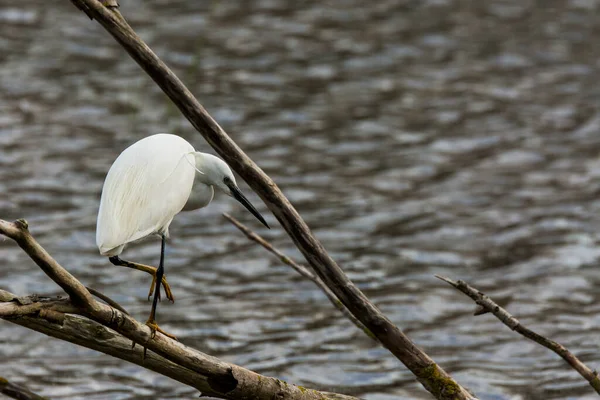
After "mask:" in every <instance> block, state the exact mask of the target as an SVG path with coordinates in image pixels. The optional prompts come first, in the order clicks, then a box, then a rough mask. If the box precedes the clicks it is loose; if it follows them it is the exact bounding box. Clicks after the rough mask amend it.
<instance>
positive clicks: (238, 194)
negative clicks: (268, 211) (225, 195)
mask: <svg viewBox="0 0 600 400" xmlns="http://www.w3.org/2000/svg"><path fill="white" fill-rule="evenodd" d="M226 184H227V186H228V187H229V190H231V196H232V197H233V198H234V199H236V200H237V201H239V202H240V203H242V205H243V206H244V207H246V209H247V210H248V211H250V212H251V213H252V215H254V216H255V217H256V219H257V220H259V221H260V222H262V224H263V225H264V226H266V227H267V228H269V229H271V227H270V226H269V225H268V224H267V221H265V219H264V218H263V217H262V215H260V214H259V213H258V211H256V208H254V206H253V205H252V204H251V203H250V202H249V201H248V199H247V198H246V196H244V194H243V193H242V192H241V191H240V189H239V188H238V187H237V186H235V184H234V183H233V182H232V183H227V182H226Z"/></svg>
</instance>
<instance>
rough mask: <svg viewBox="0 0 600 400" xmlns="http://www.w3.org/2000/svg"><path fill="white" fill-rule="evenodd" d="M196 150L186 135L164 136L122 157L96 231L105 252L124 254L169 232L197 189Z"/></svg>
mask: <svg viewBox="0 0 600 400" xmlns="http://www.w3.org/2000/svg"><path fill="white" fill-rule="evenodd" d="M194 152H195V150H194V148H193V147H192V145H191V144H189V143H188V142H187V141H186V140H184V139H183V138H181V137H179V136H176V135H169V134H158V135H153V136H149V137H147V138H144V139H142V140H140V141H138V142H136V143H134V144H133V145H131V146H129V147H128V148H127V149H125V150H124V151H123V152H122V153H121V154H120V155H119V157H118V158H117V159H116V160H115V162H114V163H113V165H112V166H111V167H110V170H109V171H108V175H107V176H106V180H105V182H104V187H103V188H102V197H101V199H100V211H99V212H98V223H97V229H96V244H97V245H98V249H99V250H100V254H102V255H106V256H116V255H119V254H120V253H121V251H122V250H123V247H124V246H125V244H127V243H130V242H133V241H136V240H139V239H142V238H144V237H146V236H149V235H152V234H155V233H158V234H165V235H167V236H168V230H169V224H170V223H171V221H172V220H173V217H174V216H175V215H177V214H178V213H179V212H180V211H181V210H182V209H183V207H184V206H185V203H186V202H187V201H188V198H189V196H190V192H191V190H192V185H193V183H194V176H195V174H196V170H195V157H194Z"/></svg>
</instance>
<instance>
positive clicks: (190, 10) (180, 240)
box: [0, 0, 600, 400]
mask: <svg viewBox="0 0 600 400" xmlns="http://www.w3.org/2000/svg"><path fill="white" fill-rule="evenodd" d="M293 4H294V5H293ZM599 8H600V2H599V1H597V0H571V1H567V0H546V1H544V2H535V1H523V0H504V1H501V0H489V1H485V2H483V1H477V0H470V1H469V0H423V1H411V0H396V1H385V0H381V1H378V2H373V3H370V2H364V1H360V0H345V1H337V2H319V1H303V2H296V3H293V2H287V1H283V0H257V1H251V2H237V1H211V2H208V1H202V2H200V1H192V0H188V1H183V0H180V1H172V0H171V1H166V0H151V1H139V0H123V1H122V12H123V14H124V15H125V16H126V17H128V18H129V20H130V22H131V24H132V25H133V27H134V28H135V29H136V30H137V31H138V32H139V33H140V35H141V36H142V37H143V38H144V39H145V40H146V41H147V42H148V44H149V45H150V46H151V47H152V48H153V49H154V50H155V51H156V52H157V53H158V54H159V55H160V56H161V57H162V58H163V59H164V60H165V61H166V62H167V63H168V64H169V65H170V66H171V67H172V68H173V69H174V71H175V72H176V73H177V74H178V75H179V76H180V77H181V78H182V80H183V81H184V82H185V83H186V84H187V85H188V86H189V87H190V89H191V90H192V91H193V92H194V93H195V94H196V95H197V96H198V98H199V99H200V101H201V102H202V103H203V104H204V105H205V106H206V108H207V109H208V110H209V111H210V112H211V114H212V115H213V116H214V117H215V118H216V119H217V120H218V121H219V122H220V123H221V124H222V126H223V127H224V128H225V129H226V130H227V131H228V132H229V133H230V135H231V136H232V137H233V138H234V140H236V141H237V143H238V144H239V145H240V146H241V147H242V148H243V149H244V150H245V151H247V152H248V154H249V155H250V156H251V157H252V158H253V159H255V160H256V161H257V162H258V163H259V165H260V166H261V167H263V168H264V169H265V170H266V171H267V173H269V174H270V175H271V176H272V177H273V178H274V179H275V180H276V181H277V183H278V184H279V185H280V186H281V188H282V189H283V190H284V192H285V193H286V194H287V195H288V196H289V198H290V199H291V200H292V201H293V203H294V204H295V205H296V207H297V208H298V210H299V211H300V212H301V214H302V215H303V216H304V218H305V219H306V220H307V222H308V223H309V225H310V226H311V227H312V228H313V229H314V231H315V233H316V234H317V236H318V237H319V238H320V239H321V240H322V241H323V242H324V244H325V246H326V248H327V249H328V250H329V251H330V252H331V254H332V255H333V256H334V258H335V259H336V260H337V261H339V263H340V264H341V265H342V266H343V268H344V269H345V270H346V271H347V272H348V274H349V275H350V276H351V278H352V279H353V280H354V281H355V282H356V283H357V284H358V285H359V286H360V287H361V288H362V289H363V290H364V291H365V292H366V293H367V294H368V296H370V297H371V298H372V299H373V300H374V301H375V302H376V304H377V305H378V306H379V307H381V309H382V310H383V311H384V312H385V313H386V314H387V315H388V316H389V317H390V318H391V320H392V321H394V322H395V323H397V324H398V325H399V326H400V327H402V328H404V329H405V330H406V332H407V333H408V334H409V335H410V336H411V337H412V338H413V339H414V340H415V341H416V342H417V343H418V344H419V345H420V346H422V347H423V348H424V349H426V351H427V352H428V353H429V354H430V355H431V356H432V357H433V358H434V359H435V360H436V361H438V362H439V363H441V365H443V366H444V367H445V368H446V369H447V370H448V371H449V372H451V373H452V374H453V375H454V376H455V377H456V378H457V379H459V380H460V382H461V383H462V384H464V385H465V386H467V387H469V388H471V389H473V391H474V392H475V393H477V394H478V395H479V397H480V398H481V399H486V400H492V399H493V400H499V399H567V398H569V399H587V398H590V399H591V398H594V397H595V396H593V391H592V389H591V388H589V387H588V386H587V383H586V382H585V381H583V380H582V379H581V378H580V377H579V376H578V375H577V374H576V373H575V372H574V371H573V370H571V369H569V368H568V367H567V366H566V365H565V363H564V362H562V360H560V359H559V358H558V357H557V356H555V355H554V354H553V353H550V352H549V351H547V350H545V349H543V348H540V347H539V346H537V345H534V344H532V343H530V342H528V341H526V340H525V339H521V338H520V337H518V336H517V335H515V334H514V333H512V332H510V331H509V330H508V329H507V328H506V327H504V326H502V325H501V324H500V323H499V322H498V321H497V320H496V319H494V318H493V317H491V316H481V317H477V318H474V317H472V316H471V312H472V310H473V308H474V306H473V304H472V303H471V301H470V300H469V299H467V298H466V297H465V296H463V295H462V294H460V293H458V292H456V291H454V290H453V289H451V288H449V287H447V286H445V285H444V284H443V283H441V282H439V281H438V280H436V279H435V278H434V277H433V275H434V274H443V275H447V276H450V277H453V278H461V279H465V280H467V281H469V282H470V283H472V284H474V285H475V286H477V288H479V289H481V290H483V291H485V292H486V293H488V294H489V295H491V296H492V298H494V299H495V300H497V301H498V302H499V303H500V304H502V305H504V306H506V307H507V308H508V309H509V311H511V312H513V313H514V314H515V315H516V316H517V317H518V318H520V319H521V321H522V322H523V323H525V324H527V325H529V326H530V327H531V328H533V329H535V330H537V331H539V332H540V333H542V334H545V335H548V336H550V337H552V338H554V339H555V340H558V341H560V342H562V343H563V344H565V345H566V346H568V347H569V348H570V349H572V350H573V351H574V352H575V353H576V354H577V355H578V356H580V357H581V359H582V360H583V361H584V362H587V363H588V364H589V365H590V366H591V367H592V368H597V367H598V364H599V362H600V351H599V349H598V342H597V337H598V334H600V305H599V303H598V297H599V294H598V290H597V289H596V287H598V286H599V285H600V274H599V273H598V267H599V266H598V260H599V259H600V247H598V245H597V242H598V241H599V234H600V224H599V222H600V221H599V219H598V212H599V209H600V201H599V200H598V194H599V193H600V159H599V158H598V154H599V151H600V134H599V129H600V113H599V110H598V100H599V97H600V92H599V88H598V86H597V85H596V82H598V80H599V79H600V71H599V68H598V66H599V65H600V64H599V61H598V60H600V48H599V47H598V46H597V44H596V42H597V41H598V38H599V37H598V36H599V35H598V25H599V23H600V17H599V15H600V14H598V11H599ZM0 62H1V65H2V68H0V218H3V219H14V218H21V217H24V218H27V219H28V221H29V222H30V225H31V229H32V231H33V233H34V234H35V235H36V237H37V238H38V240H39V241H40V243H42V245H43V246H45V247H46V249H47V250H48V251H49V252H50V253H51V254H52V255H54V256H55V257H56V259H57V260H58V261H59V262H61V263H62V264H63V265H64V266H65V267H67V268H68V269H69V270H70V271H71V272H73V273H74V274H75V275H76V276H77V277H78V278H80V279H81V280H82V281H83V282H84V283H86V284H88V285H90V286H93V287H95V288H97V289H100V290H102V291H103V292H105V293H106V294H108V295H109V296H111V297H113V298H114V299H116V300H117V301H119V302H120V303H121V304H123V305H124V306H125V307H126V308H127V309H128V310H129V311H130V312H132V313H133V314H134V316H135V317H136V318H138V319H140V320H145V318H146V317H147V314H148V312H149V310H150V304H149V303H148V302H147V301H146V293H147V289H148V285H149V283H150V281H149V277H148V276H147V275H145V274H143V273H139V272H137V271H130V270H127V269H124V268H117V267H114V266H112V265H110V264H109V263H108V261H107V260H106V259H105V258H104V257H101V256H100V255H99V254H98V253H97V249H96V248H95V244H94V229H95V218H96V212H97V207H98V199H99V195H100V189H101V185H102V181H103V178H104V175H105V173H106V172H107V170H108V168H109V166H110V164H111V163H112V161H113V160H114V158H115V157H116V156H117V154H118V153H119V152H120V151H121V150H122V149H124V148H125V147H126V146H128V145H129V144H130V143H132V142H134V141H135V140H137V139H140V138H142V137H144V136H146V135H149V134H152V133H158V132H164V131H167V132H173V133H178V134H182V135H184V136H185V137H186V138H188V139H190V140H191V141H192V143H193V144H194V145H195V146H196V147H197V148H199V149H202V150H205V151H206V150H207V148H208V146H207V145H206V144H205V143H204V141H203V139H202V138H201V137H200V135H198V134H197V133H195V132H194V131H193V129H192V128H191V126H190V125H189V124H188V123H187V121H186V120H185V119H184V118H183V117H181V116H180V115H179V113H178V111H177V110H176V109H175V108H174V107H173V106H172V105H171V104H170V103H169V101H168V100H167V99H166V97H165V96H164V95H163V94H162V93H161V92H160V91H159V89H157V88H156V87H155V85H154V84H153V83H152V82H151V81H150V80H149V78H147V77H146V76H145V75H144V74H143V73H141V71H140V69H139V68H138V67H137V65H135V64H134V63H133V61H131V60H130V59H129V57H128V56H127V55H126V54H125V53H124V51H123V50H122V49H121V48H120V47H119V46H118V45H117V44H116V43H115V42H114V40H113V39H112V38H111V37H110V36H109V35H108V34H107V33H106V32H105V31H104V30H103V29H101V28H100V26H99V25H98V24H97V23H96V22H92V21H89V19H87V18H86V17H85V16H84V15H83V14H82V13H80V12H79V11H77V10H76V9H75V8H74V7H73V6H72V5H71V4H70V2H68V1H66V0H65V1H54V2H50V1H46V2H38V1H34V0H23V1H20V2H14V1H10V0H0ZM246 191H247V192H248V189H247V188H246ZM250 198H251V200H252V201H253V202H254V203H255V204H257V205H258V208H259V209H260V210H261V211H262V212H263V213H266V209H265V207H264V206H263V205H262V204H261V203H260V201H259V200H258V198H257V197H256V196H254V195H251V196H250ZM221 212H230V213H232V214H234V215H235V216H237V217H239V218H240V219H242V220H243V221H245V222H247V223H248V225H249V226H251V227H252V228H254V229H256V230H257V231H258V232H259V233H261V234H263V235H265V236H266V237H267V238H268V239H270V240H272V241H273V242H274V243H275V244H276V245H277V246H279V247H281V248H282V249H284V250H285V251H286V252H288V253H289V254H291V255H294V256H296V257H299V255H298V253H297V252H296V251H294V250H293V249H294V247H293V245H292V244H290V241H289V239H288V238H287V237H286V235H285V234H284V233H283V232H282V230H281V229H279V228H277V227H276V228H275V229H272V230H271V231H266V230H265V229H262V228H261V227H260V225H259V224H258V223H257V222H256V221H254V220H253V218H252V216H251V215H249V214H248V213H246V212H245V211H244V210H243V209H242V208H241V207H240V206H239V205H237V204H235V203H234V202H233V201H232V200H231V199H229V198H225V197H224V196H218V197H217V198H216V200H215V202H214V203H213V204H211V206H210V207H209V208H207V209H204V210H201V211H198V212H192V213H187V214H181V215H180V216H179V217H178V218H177V219H176V220H175V222H174V223H173V225H172V226H171V233H172V235H173V238H172V240H171V241H170V242H169V247H168V253H167V264H166V269H167V276H168V277H169V281H170V283H171V285H172V287H173V290H174V293H175V296H176V298H177V302H176V303H175V304H174V305H171V304H167V303H163V304H162V305H161V306H160V307H159V313H158V320H159V321H160V322H161V325H162V326H163V327H164V328H165V329H166V330H168V331H170V332H172V333H174V334H176V335H177V336H178V337H179V338H180V340H181V341H182V342H183V343H185V344H187V345H190V346H193V347H196V348H198V349H200V350H202V351H205V352H207V353H210V354H213V355H215V356H219V357H222V358H224V359H226V360H228V361H231V362H234V363H237V364H240V365H243V366H245V367H248V368H251V369H254V370H256V371H259V372H261V373H264V374H268V375H275V376H277V377H279V378H281V379H285V380H289V381H291V382H295V383H299V384H303V385H306V386H312V387H317V388H325V389H328V390H337V391H342V392H346V393H350V394H355V395H359V396H363V397H365V398H368V399H377V400H384V399H391V398H406V399H427V398H429V397H428V395H427V394H426V392H425V391H424V390H423V389H422V388H420V387H419V385H417V384H416V383H415V382H414V379H413V377H412V375H411V374H410V373H408V372H407V371H406V370H405V368H404V367H403V366H401V365H400V363H399V362H398V361H397V360H396V359H394V358H393V357H392V356H391V355H390V354H389V353H388V352H387V351H385V350H383V349H381V348H380V347H379V346H377V345H376V344H374V343H373V342H371V341H370V340H369V339H368V338H366V337H365V336H364V335H363V334H362V332H359V331H358V330H356V329H355V328H354V327H353V326H352V325H351V323H350V322H348V321H347V320H345V319H344V318H343V317H342V316H341V315H340V314H339V313H338V312H337V311H336V310H335V309H333V307H331V305H330V304H329V303H328V302H327V301H326V300H325V297H324V296H323V295H322V294H321V293H320V292H319V290H318V289H316V288H315V287H314V286H313V285H312V284H311V283H309V282H305V281H303V280H302V279H301V278H299V277H298V276H297V275H296V274H295V273H294V272H293V271H292V270H291V269H290V268H288V267H286V266H284V265H281V263H280V262H279V261H278V260H276V259H274V258H273V257H271V256H269V255H268V254H267V253H266V252H265V251H264V250H262V249H260V248H257V247H256V246H255V245H253V244H251V243H249V242H248V241H247V240H246V239H245V238H244V237H243V236H242V235H241V234H240V233H239V232H238V231H237V230H236V229H235V228H233V227H232V226H231V225H229V224H228V223H227V222H226V221H225V220H224V219H223V218H222V217H221V216H220V213H221ZM267 219H268V221H269V222H272V224H273V225H276V222H275V219H274V218H273V217H272V216H270V215H267ZM158 253H159V242H158V241H156V240H151V241H146V242H143V243H141V244H137V245H135V246H130V247H129V248H128V249H127V250H126V252H125V253H124V256H126V257H127V258H129V259H133V260H138V261H143V262H147V263H155V262H156V260H157V257H158ZM0 254H1V260H2V269H1V270H0V271H1V272H0V287H2V288H6V289H8V290H11V291H12V292H16V293H19V294H28V293H49V292H50V293H58V290H57V288H56V286H55V285H54V284H53V283H51V282H50V281H49V279H48V278H47V277H46V276H45V275H44V274H43V273H42V272H41V271H40V270H39V268H37V267H36V266H35V265H34V264H33V263H32V262H31V261H30V260H29V259H28V258H27V257H26V256H25V255H24V254H23V252H22V251H20V250H19V249H18V248H16V246H15V245H14V243H12V242H11V241H9V240H5V241H2V242H0ZM0 355H1V357H2V371H3V372H2V374H3V375H5V376H6V377H7V378H9V379H13V380H14V381H16V382H20V383H25V384H27V385H28V386H29V387H30V388H31V389H32V390H35V391H38V392H39V393H41V394H43V395H46V396H49V397H51V398H55V399H73V398H83V397H84V396H85V397H86V398H88V399H105V398H115V399H150V398H194V397H195V396H197V393H195V392H194V391H193V390H190V389H188V388H187V387H185V386H183V385H181V384H179V383H177V382H174V381H171V380H169V379H167V378H162V377H159V376H157V375H156V374H154V373H152V372H150V371H146V370H144V369H141V368H138V367H136V366H132V365H129V364H127V363H125V362H121V361H118V360H115V359H112V358H110V357H108V356H99V355H97V354H95V353H94V352H91V351H88V350H86V349H82V348H78V347H76V346H74V345H70V344H66V343H62V342H59V341H57V340H54V339H51V338H47V337H45V336H43V335H41V334H36V333H33V332H30V331H27V330H25V329H24V328H20V327H17V326H14V325H12V324H10V323H7V322H5V323H0Z"/></svg>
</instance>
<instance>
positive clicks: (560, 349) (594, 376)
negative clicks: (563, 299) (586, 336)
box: [436, 275, 600, 394]
mask: <svg viewBox="0 0 600 400" xmlns="http://www.w3.org/2000/svg"><path fill="white" fill-rule="evenodd" d="M436 278H438V279H441V280H442V281H444V282H446V283H448V284H449V285H451V286H453V287H454V288H456V289H458V290H459V291H461V292H463V293H464V294H466V295H467V296H469V297H470V298H471V299H473V301H475V303H477V305H478V306H480V307H481V308H482V309H484V310H485V311H486V312H490V313H492V314H494V316H495V317H496V318H498V319H499V320H500V321H501V322H502V323H503V324H504V325H506V326H508V327H509V328H510V329H511V330H513V331H515V332H517V333H519V334H521V335H522V336H525V337H526V338H527V339H529V340H532V341H534V342H536V343H538V344H539V345H542V346H544V347H545V348H547V349H550V350H552V351H553V352H555V353H556V354H558V355H559V356H561V357H562V359H563V360H565V361H566V362H567V364H569V365H570V366H571V367H572V368H573V369H574V370H575V371H577V372H578V373H579V375H581V376H582V377H583V378H584V379H585V380H586V381H588V383H589V384H590V386H592V387H593V388H594V390H595V391H596V393H598V394H600V378H598V372H596V371H595V370H592V369H590V368H589V367H588V366H587V365H585V364H584V363H582V362H581V361H580V360H579V359H578V358H577V357H576V356H575V355H574V354H573V353H571V352H570V351H569V350H568V349H567V348H566V347H564V346H563V345H562V344H560V343H558V342H555V341H554V340H550V339H548V338H546V337H544V336H542V335H540V334H538V333H536V332H534V331H532V330H531V329H529V328H526V327H525V326H523V325H521V323H520V322H519V320H518V319H516V318H515V317H513V316H512V315H511V314H510V313H509V312H508V311H506V310H505V309H504V308H502V307H500V306H499V305H498V304H497V303H496V302H494V301H493V300H492V299H490V298H489V297H488V296H486V295H485V294H483V293H482V292H480V291H479V290H477V289H475V288H474V287H472V286H470V285H469V284H467V283H466V282H464V281H460V280H459V281H453V280H452V279H450V278H446V277H444V276H440V275H436ZM481 314H482V313H481V311H480V310H477V311H476V312H475V315H481Z"/></svg>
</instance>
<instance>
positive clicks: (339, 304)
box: [223, 213, 377, 340]
mask: <svg viewBox="0 0 600 400" xmlns="http://www.w3.org/2000/svg"><path fill="white" fill-rule="evenodd" d="M223 216H224V217H225V219H227V220H228V221H229V222H231V223H232V224H233V225H234V226H235V227H236V228H238V229H239V230H240V231H242V233H243V234H244V235H246V237H247V238H248V239H250V240H252V241H254V242H256V243H258V244H259V245H261V246H262V247H264V248H265V249H267V250H268V251H269V252H271V253H273V254H274V255H276V256H277V258H279V260H281V262H283V263H284V264H287V265H289V266H290V267H292V268H293V269H294V270H296V272H298V273H299V274H300V275H302V276H303V277H305V278H307V279H309V280H311V281H313V282H314V283H315V285H317V286H318V287H319V289H321V290H322V291H323V292H324V293H325V296H327V298H328V299H329V301H330V302H331V304H333V305H334V307H335V308H337V309H338V310H340V311H341V312H342V314H344V316H345V317H346V318H348V319H349V320H350V321H351V322H352V323H353V324H354V325H356V327H357V328H358V329H360V330H361V331H363V332H364V333H365V334H366V335H367V336H369V337H370V338H371V339H374V340H377V338H376V337H375V336H374V335H373V334H372V333H371V331H369V330H368V329H367V328H366V327H365V326H364V325H363V324H362V323H361V322H360V321H359V320H358V319H356V317H355V316H354V315H352V313H351V312H350V311H348V309H347V308H346V307H344V305H343V304H342V302H341V301H340V300H339V299H338V298H337V297H336V296H335V294H333V292H332V291H331V290H330V289H329V288H328V287H327V285H325V284H324V283H323V281H322V280H321V278H319V277H318V276H317V275H315V274H314V273H313V272H312V271H311V270H309V269H308V268H307V267H305V266H304V265H302V264H298V263H297V262H296V261H294V260H292V259H291V258H289V257H288V256H286V255H285V254H283V253H282V252H281V251H280V250H278V249H276V248H275V247H273V245H272V244H271V243H269V242H268V241H267V240H265V239H264V238H263V237H261V236H260V235H258V234H257V233H255V232H253V231H252V230H251V229H250V228H248V227H247V226H246V225H244V224H242V223H241V222H240V221H238V220H237V219H235V218H234V217H232V216H231V215H229V214H227V213H223Z"/></svg>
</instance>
